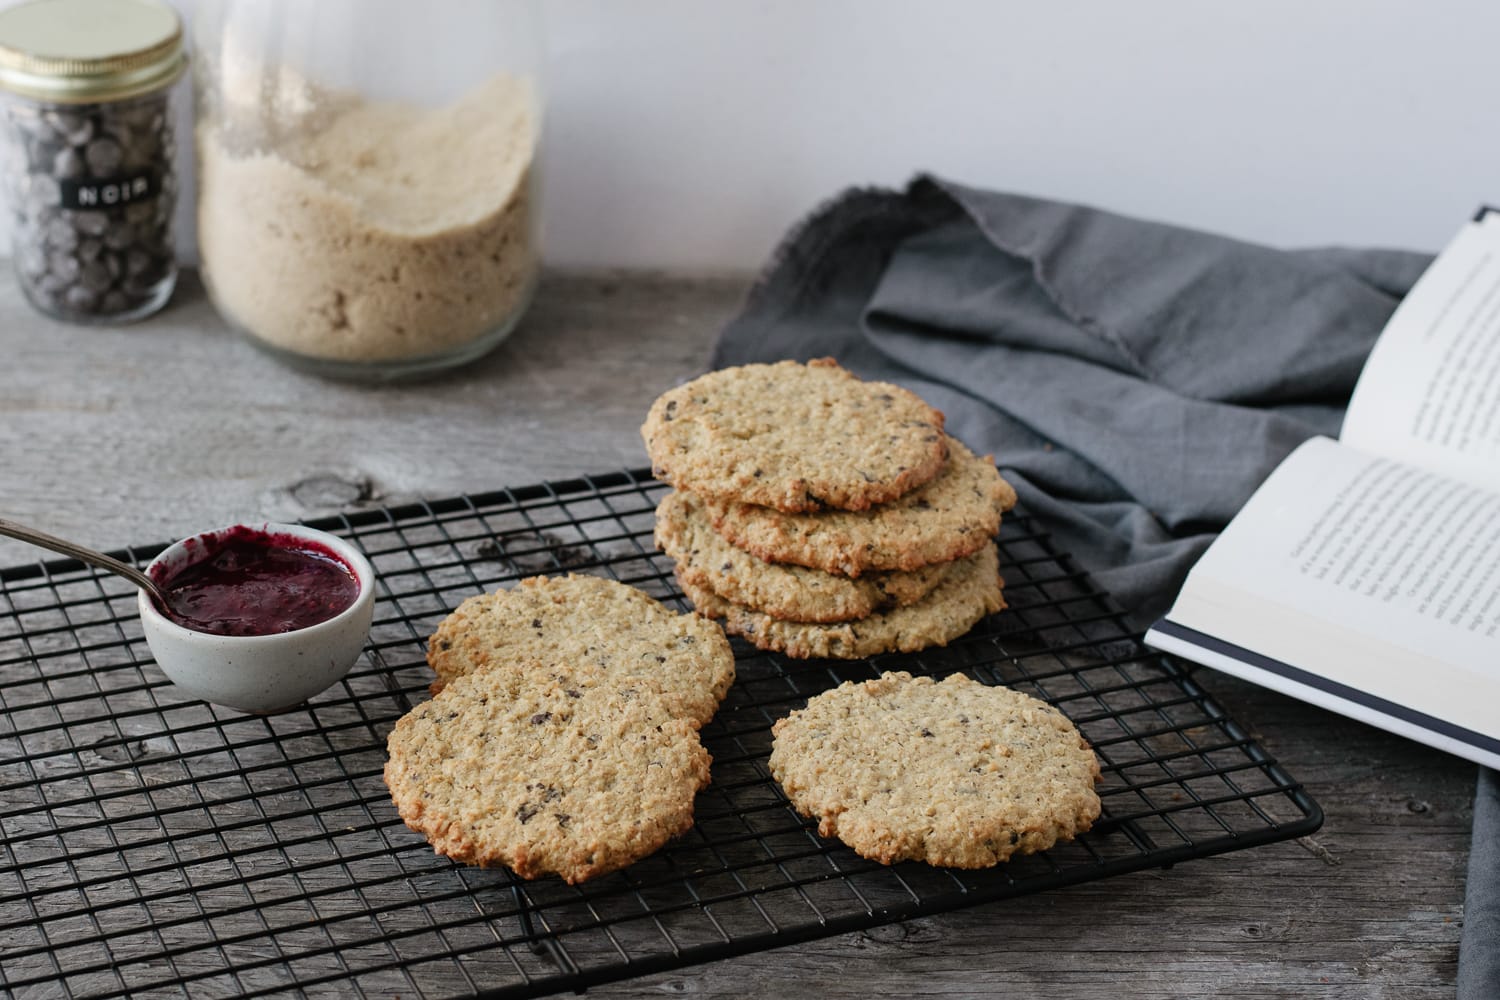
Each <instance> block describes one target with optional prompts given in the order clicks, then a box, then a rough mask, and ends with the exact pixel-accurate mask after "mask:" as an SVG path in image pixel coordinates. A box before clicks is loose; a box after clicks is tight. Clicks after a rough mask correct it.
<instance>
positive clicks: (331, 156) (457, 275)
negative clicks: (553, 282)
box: [194, 0, 543, 380]
mask: <svg viewBox="0 0 1500 1000" xmlns="http://www.w3.org/2000/svg"><path fill="white" fill-rule="evenodd" d="M538 19H539V12H538V10H537V9H536V5H535V4H534V3H523V2H516V0H423V2H422V3H412V2H410V0H317V2H316V3H309V2H306V0H220V2H217V3H214V4H200V5H199V6H198V7H197V8H196V9H195V18H194V39H195V42H196V46H195V53H194V56H195V79H196V82H197V100H198V108H197V123H196V143H197V163H198V175H197V183H198V196H197V197H198V202H197V208H198V249H199V254H200V257H201V260H202V267H203V277H204V282H205V284H206V286H207V288H208V291H209V295H210V297H211V298H212V299H213V302H214V304H215V305H216V306H217V308H218V309H219V311H220V312H221V313H222V314H223V315H224V317H225V318H226V319H227V320H228V321H229V322H230V323H231V324H232V325H233V326H235V327H237V328H239V329H240V330H242V331H243V332H244V333H245V334H246V335H248V337H249V338H250V340H251V341H252V342H253V343H255V344H256V345H257V346H259V347H261V348H263V349H265V350H266V351H268V352H270V353H271V354H273V355H275V356H276V357H278V358H280V359H282V360H284V361H286V362H288V363H290V364H292V365H293V366H295V367H298V368H301V369H304V370H307V371H312V372H315V373H317V374H321V375H327V376H332V377H339V378H352V379H364V380H385V379H395V378H403V377H408V376H419V375H425V374H430V373H433V372H436V371H440V370H443V369H447V368H452V367H454V366H457V365H461V364H463V363H465V362H468V361H472V360H474V359H476V358H478V357H479V356H481V355H483V354H484V353H486V352H487V351H489V350H490V349H491V348H493V347H494V346H495V345H496V344H498V343H499V342H500V341H501V340H502V339H504V338H505V336H506V335H507V334H508V333H510V331H511V330H512V328H513V327H514V326H515V324H516V322H517V321H518V320H519V319H520V317H521V315H522V313H523V312H524V311H525V310H526V307H527V305H528V303H529V301H530V298H531V295H532V291H533V289H534V287H535V285H536V279H537V271H538V247H537V217H538V205H537V190H536V185H535V183H534V180H535V173H536V169H535V168H536V158H537V144H538V140H539V137H540V133H541V108H542V105H541V97H540V93H539V86H538V80H537V76H538V70H539V68H540V64H541V57H542V54H543V53H542V49H541V35H540V31H539V24H538Z"/></svg>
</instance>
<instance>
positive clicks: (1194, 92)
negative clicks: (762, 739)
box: [176, 0, 1500, 270]
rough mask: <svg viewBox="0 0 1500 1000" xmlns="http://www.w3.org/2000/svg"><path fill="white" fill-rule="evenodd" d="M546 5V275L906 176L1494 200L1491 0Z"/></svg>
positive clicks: (676, 262)
mask: <svg viewBox="0 0 1500 1000" xmlns="http://www.w3.org/2000/svg"><path fill="white" fill-rule="evenodd" d="M176 2H177V3H178V4H179V7H180V9H182V10H183V11H184V13H186V14H188V15H189V16H191V13H192V10H193V7H194V6H195V4H194V2H193V0H176ZM209 2H213V0H197V3H199V4H202V3H209ZM310 2H315V0H310ZM412 2H414V3H415V2H420V0H412ZM430 6H432V7H433V9H434V11H435V10H436V7H435V5H430ZM545 11H546V16H547V22H548V27H549V59H548V65H549V72H548V79H547V81H546V82H547V90H548V101H549V107H548V123H547V139H546V142H547V146H546V150H545V169H544V173H543V177H544V185H545V187H544V192H545V196H544V197H545V205H544V209H545V218H546V251H547V255H548V257H549V259H550V260H551V261H552V262H553V263H556V264H561V265H571V266H577V265H623V266H636V267H642V266H644V267H672V268H690V269H704V270H715V269H725V268H749V267H756V266H758V265H759V264H760V263H761V261H762V260H763V259H764V258H765V257H766V255H767V254H768V252H769V251H770V249H771V248H772V247H773V246H774V244H775V242H776V240H777V239H778V237H779V236H780V234H781V233H782V232H783V231H784V230H785V229H786V228H787V227H788V226H789V225H790V224H792V223H793V222H794V221H795V220H796V219H797V218H799V217H800V216H801V215H802V214H803V213H804V212H806V211H807V210H808V209H809V208H811V207H812V206H814V205H816V204H817V203H818V202H820V201H822V200H823V199H825V198H827V197H828V196H830V195H832V194H833V193H835V192H837V191H838V190H840V189H842V188H844V187H845V186H848V185H853V184H883V185H899V184H901V183H903V182H904V181H905V180H906V179H907V178H909V177H910V176H911V175H912V174H913V173H915V172H917V171H922V170H927V171H934V172H938V173H941V174H945V175H948V176H951V177H953V178H956V179H959V180H964V181H967V182H970V183H973V184H978V185H985V186H992V187H997V188H1003V189H1008V190H1013V191H1020V192H1025V193H1028V194H1035V195H1041V196H1046V197H1055V198H1061V199H1072V200H1079V201H1085V202H1090V203H1093V204H1096V205H1100V206H1102V207H1108V208H1112V209H1115V210H1117V211H1121V212H1127V213H1131V214H1137V215H1143V216H1147V217H1151V218H1156V219H1161V220H1165V221H1171V222H1177V223H1182V224H1187V225H1192V226H1196V227H1200V228H1206V229H1213V230H1218V231H1222V232H1226V233H1230V234H1233V235H1237V236H1240V237H1244V238H1249V239H1254V240H1259V241H1264V242H1269V243H1272V244H1278V245H1309V244H1325V243H1343V244H1352V245H1388V246H1406V247H1412V248H1418V249H1429V250H1431V249H1436V248H1437V247H1438V246H1440V245H1441V244H1442V243H1443V242H1445V241H1446V240H1447V238H1448V237H1449V236H1450V235H1451V234H1452V233H1453V232H1454V231H1455V230H1456V229H1457V227H1458V225H1459V223H1460V222H1461V220H1463V219H1464V218H1466V217H1467V216H1468V215H1469V214H1470V213H1471V212H1472V210H1473V208H1474V207H1475V205H1476V204H1477V203H1479V202H1480V201H1483V200H1485V199H1490V200H1492V201H1493V200H1500V101H1497V97H1500V60H1497V59H1496V58H1495V55H1494V50H1495V39H1496V38H1500V4H1496V3H1493V2H1491V0H1443V2H1433V3H1419V2H1417V0H1410V2H1404V3H1402V2H1395V0H1321V2H1309V0H1237V2H1232V3H1231V2H1225V0H1219V2H1205V0H1053V2H1050V3H1037V2H1035V0H1024V2H1023V0H920V2H919V0H907V2H898V0H714V2H705V0H547V2H546V5H545ZM471 44H476V45H482V44H484V39H483V38H474V39H472V42H471ZM183 145H184V147H187V146H188V145H190V144H188V143H184V144H183ZM184 215H185V216H190V213H184ZM189 245H190V238H189Z"/></svg>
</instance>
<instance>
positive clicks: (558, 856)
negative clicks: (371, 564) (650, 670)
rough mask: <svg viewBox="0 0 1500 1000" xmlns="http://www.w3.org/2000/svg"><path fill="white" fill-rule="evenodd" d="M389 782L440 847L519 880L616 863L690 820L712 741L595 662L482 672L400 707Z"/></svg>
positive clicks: (591, 872)
mask: <svg viewBox="0 0 1500 1000" xmlns="http://www.w3.org/2000/svg"><path fill="white" fill-rule="evenodd" d="M386 749H387V752H388V754H389V757H388V759H387V762H386V765H385V774H384V776H385V783H386V787H387V788H388V789H389V790H390V793H391V800H392V801H393V802H394V803H395V805H396V810H397V812H399V813H400V815H401V818H402V819H403V820H405V822H406V825H407V826H409V827H411V828H412V829H413V830H415V831H417V832H418V833H420V834H422V835H423V836H425V837H426V838H427V840H428V842H429V843H431V844H432V846H433V849H434V850H436V851H437V853H439V854H442V855H445V856H447V857H449V858H452V859H453V860H455V861H458V862H461V863H464V864H471V865H480V866H483V867H495V866H501V865H503V866H505V867H508V868H510V869H511V870H513V871H514V872H515V873H516V874H517V875H519V876H521V877H522V878H528V879H530V878H537V877H539V876H542V875H558V876H561V877H562V878H563V879H564V880H566V881H568V882H570V883H572V882H582V881H584V880H585V879H590V878H593V877H595V876H597V875H602V874H604V873H606V872H611V871H615V870H616V869H619V868H623V867H624V866H625V865H628V864H630V863H632V862H634V861H636V860H638V859H640V858H643V857H645V856H646V855H648V854H650V853H652V852H653V851H655V850H657V849H658V848H660V847H661V846H662V845H664V844H665V843H667V841H669V840H671V839H672V838H673V837H676V836H678V835H679V834H681V833H683V832H684V831H686V830H687V829H688V828H689V827H691V826H692V825H693V798H694V796H695V795H696V794H697V793H698V791H699V790H700V789H702V788H703V787H704V786H706V785H707V784H708V780H709V763H710V758H709V755H708V752H707V751H706V750H704V749H703V745H702V743H700V742H699V740H698V734H697V731H696V730H695V729H694V727H693V726H692V724H691V723H690V722H688V720H686V719H674V718H671V717H670V715H669V712H668V709H667V708H666V706H665V705H663V704H662V703H661V700H660V698H659V696H658V695H657V694H656V692H654V691H653V690H651V688H650V687H648V686H646V685H644V684H640V683H638V682H637V681H636V680H633V679H622V678H619V677H614V676H608V675H606V674H605V673H603V672H602V671H600V670H599V669H598V668H595V667H592V666H589V665H587V664H580V665H578V666H577V667H576V668H550V669H535V670H527V671H521V672H518V673H517V674H515V675H508V674H506V673H502V672H498V671H493V670H491V671H480V672H478V673H474V674H470V675H467V676H464V677H459V678H457V679H455V680H454V681H453V682H452V683H450V684H449V685H447V686H446V687H445V688H444V689H443V691H442V693H441V694H439V695H437V696H436V697H435V698H433V699H432V700H431V701H427V702H424V703H423V704H421V705H418V706H417V707H416V708H414V709H412V711H410V712H408V713H407V714H406V715H405V716H403V717H402V718H401V719H400V720H399V721H398V722H397V723H396V726H395V728H394V729H393V730H392V731H391V733H390V736H389V738H388V740H387V743H386Z"/></svg>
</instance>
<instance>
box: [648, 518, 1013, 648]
mask: <svg viewBox="0 0 1500 1000" xmlns="http://www.w3.org/2000/svg"><path fill="white" fill-rule="evenodd" d="M677 582H678V583H680V584H681V585H682V590H683V593H685V594H686V595H687V597H688V600H690V601H692V602H693V606H694V607H696V608H697V609H698V613H699V614H701V615H708V616H710V617H713V618H722V619H723V620H724V628H725V630H726V631H727V632H729V633H730V634H731V635H738V636H743V637H744V638H746V639H748V640H749V641H750V642H751V643H753V644H754V645H755V646H758V647H759V648H761V649H769V650H775V651H777V652H780V653H785V654H786V655H787V656H790V657H793V658H794V659H811V658H814V657H826V658H830V659H844V660H852V659H858V658H860V657H864V656H875V655H876V654H878V653H891V652H902V653H914V652H916V651H917V650H919V649H926V648H927V647H929V646H944V645H947V644H948V643H949V642H951V641H952V640H954V639H956V638H958V637H959V636H961V635H963V634H964V633H965V632H967V631H969V629H971V628H973V627H974V624H975V623H976V622H978V621H979V620H980V619H981V618H983V617H984V616H985V615H988V614H993V613H994V612H996V611H999V610H1000V609H1001V608H1003V607H1005V599H1004V598H1003V597H1002V596H1001V586H1002V584H1001V580H1000V572H999V554H998V553H997V552H996V549H995V545H994V543H991V544H990V545H989V546H988V547H987V548H984V549H981V550H980V551H979V552H977V553H975V554H974V555H972V556H966V557H965V558H964V559H963V560H962V561H961V562H959V563H958V564H956V565H955V566H953V568H952V569H950V570H949V571H948V575H947V576H946V577H945V578H944V580H943V582H942V583H941V584H939V585H938V587H937V589H935V590H934V591H933V592H932V593H930V594H928V595H927V596H926V597H924V598H922V599H921V600H920V601H918V602H916V603H915V604H909V605H907V606H906V607H903V608H894V609H892V610H891V611H887V612H884V613H880V614H874V615H871V616H870V617H868V618H861V619H859V620H858V621H852V622H834V623H830V624H817V623H813V622H791V621H781V620H778V619H775V618H772V617H771V616H770V615H767V614H763V613H762V612H759V611H753V610H751V609H750V608H747V607H745V606H744V605H741V604H734V603H731V602H730V601H726V600H724V598H722V597H720V596H719V595H718V594H715V593H714V592H713V591H712V590H708V589H707V588H704V587H699V586H696V585H694V584H693V583H692V581H691V580H688V579H685V578H684V577H683V576H682V574H678V577H677Z"/></svg>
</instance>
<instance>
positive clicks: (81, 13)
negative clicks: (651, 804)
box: [0, 0, 187, 104]
mask: <svg viewBox="0 0 1500 1000" xmlns="http://www.w3.org/2000/svg"><path fill="white" fill-rule="evenodd" d="M186 65H187V55H186V53H185V52H184V51H183V46H182V19H181V18H179V17H178V16H177V12H176V11H175V10H173V9H172V8H171V7H169V6H167V5H166V4H165V3H162V2H160V0H30V2H29V3H22V4H19V5H18V6H15V7H9V8H7V9H5V10H0V89H4V90H8V91H11V92H12V93H16V94H21V95H22V96H25V97H31V98H35V99H37V100H41V101H54V102H57V103H59V104H90V103H95V102H101V101H117V100H120V99H122V98H126V97H134V96H136V95H137V94H144V93H148V92H150V91H153V90H157V89H159V88H161V87H165V86H167V85H168V84H170V83H172V82H173V81H174V80H176V79H177V78H178V77H179V76H181V75H182V71H183V68H184V67H185V66H186Z"/></svg>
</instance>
